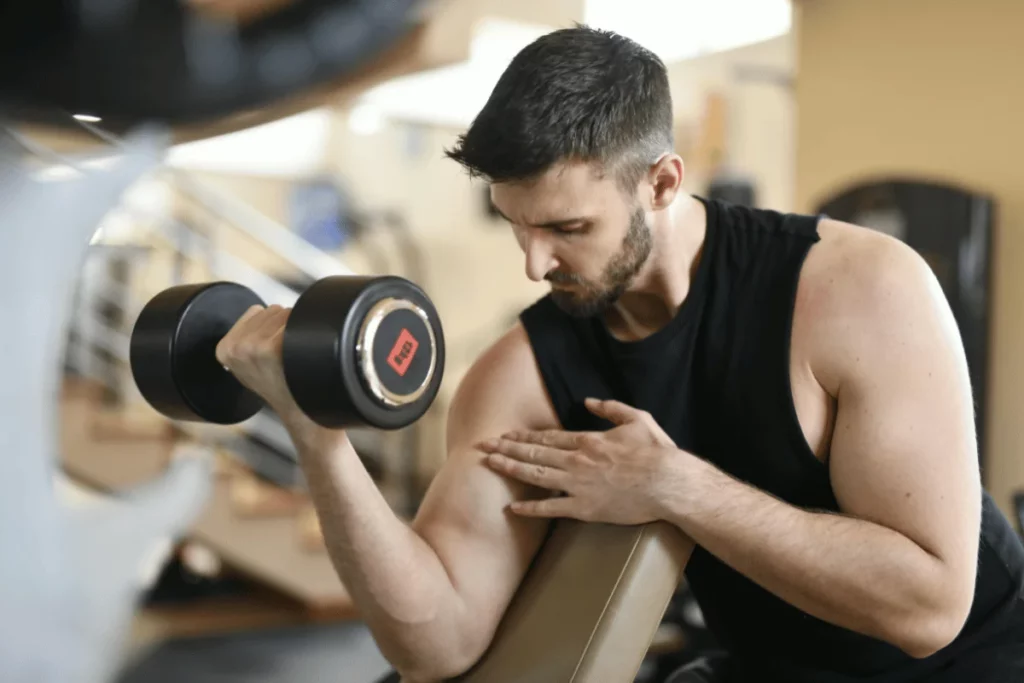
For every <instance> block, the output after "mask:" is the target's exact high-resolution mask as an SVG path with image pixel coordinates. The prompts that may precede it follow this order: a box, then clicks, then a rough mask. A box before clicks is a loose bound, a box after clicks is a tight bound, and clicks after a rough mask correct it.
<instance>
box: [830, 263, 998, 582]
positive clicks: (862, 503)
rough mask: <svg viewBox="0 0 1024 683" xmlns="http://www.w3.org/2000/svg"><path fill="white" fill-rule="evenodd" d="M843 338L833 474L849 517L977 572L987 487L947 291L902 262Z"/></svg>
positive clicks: (870, 291)
mask: <svg viewBox="0 0 1024 683" xmlns="http://www.w3.org/2000/svg"><path fill="white" fill-rule="evenodd" d="M894 260H895V263H889V264H888V266H885V265H883V266H881V270H880V272H878V273H876V274H875V276H876V277H875V280H874V281H873V282H872V283H871V284H869V285H867V286H866V287H865V290H866V292H867V293H865V294H862V295H861V296H862V298H860V299H858V301H859V304H860V305H857V303H856V302H855V303H854V304H853V305H851V308H850V311H849V314H848V316H844V317H845V318H846V324H847V325H848V327H847V333H848V335H849V336H848V337H846V338H845V339H843V340H835V346H836V348H837V349H840V350H839V351H837V357H836V358H835V361H836V363H837V364H838V367H839V370H838V373H837V374H838V375H839V376H840V378H841V380H840V384H839V390H838V396H837V402H838V406H837V414H836V423H835V430H834V433H833V437H832V447H831V454H830V473H831V477H832V484H833V488H834V490H835V494H836V497H837V500H838V502H839V505H840V507H841V509H842V510H843V511H844V512H846V513H849V514H852V515H854V516H856V517H860V518H863V519H867V520H870V521H873V522H876V523H878V524H880V525H883V526H886V527H889V528H892V529H893V530H895V531H898V532H900V533H902V534H904V535H906V536H907V537H908V538H910V539H911V540H913V541H915V542H916V543H917V544H918V545H920V546H921V547H922V548H924V549H925V550H926V551H928V552H929V553H930V554H932V555H935V556H937V557H939V558H941V559H943V560H945V561H950V562H955V563H956V564H958V565H962V566H964V567H965V570H966V567H967V565H968V563H971V564H973V562H974V558H973V556H971V555H972V553H973V549H974V548H975V547H976V546H975V543H976V541H977V524H978V523H979V522H978V515H979V514H980V484H979V473H978V463H977V449H976V445H975V431H974V413H973V401H972V396H971V386H970V379H969V376H968V373H967V366H966V361H965V359H964V353H963V346H962V343H961V341H960V337H959V333H958V331H957V328H956V324H955V321H954V320H953V317H952V315H951V313H950V311H949V308H948V305H947V303H946V300H945V298H944V296H943V294H942V291H941V289H939V286H938V283H937V282H936V281H935V280H934V278H933V277H932V275H931V273H930V272H929V271H926V270H924V269H926V268H927V266H926V265H924V264H923V263H921V262H918V261H917V260H916V259H915V258H914V257H908V256H907V255H902V256H897V257H895V259H894Z"/></svg>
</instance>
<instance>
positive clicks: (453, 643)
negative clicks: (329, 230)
mask: <svg viewBox="0 0 1024 683" xmlns="http://www.w3.org/2000/svg"><path fill="white" fill-rule="evenodd" d="M449 156H450V157H452V158H453V159H455V160H457V161H458V162H459V163H461V164H462V165H463V166H465V167H466V168H467V169H468V170H469V171H470V172H471V173H472V174H474V175H477V176H480V177H482V178H485V179H486V180H487V181H488V182H489V183H490V187H491V196H492V199H493V202H494V205H495V206H496V207H497V209H498V210H499V211H500V212H501V213H502V215H504V216H505V218H506V219H507V220H508V223H509V226H510V230H511V232H512V234H513V235H514V236H515V238H516V241H517V242H518V244H519V247H520V248H521V249H522V251H523V254H524V255H525V262H526V275H527V276H528V277H529V278H530V279H532V280H536V281H540V280H547V281H548V282H550V283H551V293H550V294H549V295H548V296H545V297H544V298H543V299H541V300H539V301H538V302H536V303H535V304H534V305H532V306H531V307H530V308H528V309H527V310H525V311H524V312H523V313H522V315H521V318H520V324H519V325H518V326H516V327H515V328H514V329H512V330H511V331H510V332H508V333H507V334H506V335H505V336H504V337H503V338H501V339H500V340H499V341H497V343H495V344H494V346H493V347H491V348H490V349H489V350H488V351H487V352H486V353H484V354H483V355H482V356H481V357H480V358H479V359H478V360H477V362H476V363H475V364H474V366H473V367H472V369H471V370H470V371H469V372H468V374H467V375H466V377H465V378H464V379H463V381H462V383H461V386H460V387H459V389H458V392H457V395H456V397H455V399H454V402H453V405H452V407H451V413H450V416H449V428H448V459H447V462H446V463H445V465H444V466H443V468H442V469H441V471H440V473H439V474H438V476H437V478H436V479H435V480H434V482H433V484H432V486H431V487H430V490H429V492H428V494H427V496H426V499H425V500H424V502H423V505H422V507H421V509H420V511H419V514H418V515H417V517H416V519H415V521H414V522H412V523H411V524H406V523H403V522H402V521H401V520H399V519H398V518H396V516H395V515H394V514H393V513H392V511H391V509H390V508H389V507H388V505H387V503H386V502H385V500H384V498H382V497H381V495H380V493H379V492H378V491H377V489H376V487H375V486H374V484H373V482H372V481H371V480H370V477H369V476H368V475H367V473H366V471H365V470H364V469H363V467H362V466H361V465H360V462H359V459H358V458H357V456H356V454H355V453H354V452H353V450H352V447H351V445H350V444H349V442H348V441H347V440H346V437H345V434H344V433H342V432H334V431H328V430H325V429H322V428H319V427H317V426H315V425H314V424H313V423H311V422H310V421H309V420H308V419H306V418H305V417H303V416H302V414H301V413H300V412H299V411H298V410H297V409H296V407H295V404H294V403H293V402H292V400H291V398H290V397H289V395H288V391H287V389H286V387H285V384H284V381H283V379H282V373H281V366H280V360H279V344H280V338H281V328H282V325H283V323H284V320H285V319H286V317H287V311H286V310H281V309H278V308H274V307H271V308H270V309H267V310H265V311H253V312H252V313H251V314H250V315H249V316H247V317H246V318H245V319H243V320H242V321H241V322H240V323H239V324H238V325H237V326H236V327H235V329H234V330H233V331H232V332H231V333H230V334H229V335H228V336H227V337H226V338H225V339H224V341H223V342H222V344H221V345H220V347H219V349H218V355H219V357H220V359H221V361H222V362H223V363H225V364H226V365H227V366H228V367H230V368H231V369H232V370H233V371H234V372H235V373H236V374H237V376H238V377H239V378H240V379H241V380H242V381H243V382H244V383H245V384H247V385H248V386H249V387H251V388H253V389H254V390H256V391H258V392H259V393H261V394H262V395H263V396H264V397H265V398H266V399H267V400H268V402H269V403H270V405H271V406H272V407H273V408H275V409H276V410H277V412H278V413H280V415H281V416H282V418H283V420H284V422H285V424H286V425H287V426H288V428H289V430H290V433H291V435H292V438H293V439H294V441H295V444H296V446H297V447H298V450H299V452H300V453H301V459H302V466H303V468H304V471H305V474H306V477H307V479H308V482H309V485H310V489H311V493H312V496H313V500H314V502H315V503H316V506H317V509H318V511H319V514H320V518H321V520H322V524H323V528H324V532H325V535H326V538H327V542H328V547H329V549H330V553H331V557H332V559H333V561H334V564H335V566H336V567H337V570H338V572H339V574H340V576H341V578H342V579H343V581H344V583H345V585H346V586H347V587H348V589H349V591H350V592H351V593H352V596H353V598H354V600H355V601H356V603H357V604H358V606H359V608H360V610H361V612H362V614H363V616H364V618H365V620H366V622H367V623H368V625H369V628H370V629H371V630H372V632H373V634H374V636H375V638H376V640H377V642H378V644H379V646H380V648H381V650H382V651H383V653H384V654H385V656H387V658H388V659H389V660H390V661H391V662H392V663H393V664H394V666H395V667H396V669H397V671H398V672H399V673H400V674H401V675H402V677H403V678H404V679H405V680H408V681H435V680H439V679H444V678H447V677H450V676H453V675H456V674H458V673H460V672H462V671H465V670H466V669H467V668H469V667H470V666H471V665H472V664H473V663H474V662H475V661H476V660H477V659H478V658H479V657H480V656H481V654H482V653H483V652H484V650H485V649H486V647H487V646H488V644H489V642H490V641H491V639H492V636H493V634H494V632H495V628H496V626H497V624H498V622H499V620H500V618H501V616H502V613H503V612H504V610H505V608H506V606H507V605H508V603H509V601H510V599H511V597H512V595H513V593H514V592H515V590H516V588H517V586H518V585H519V583H520V580H521V579H522V577H523V575H524V572H525V571H526V569H527V566H528V565H529V564H530V561H531V558H532V557H533V556H534V554H535V553H536V552H537V550H538V547H539V545H540V544H541V541H542V539H543V537H544V534H545V531H546V529H547V527H548V524H549V523H550V520H551V519H553V518H558V517H573V518H578V519H582V520H591V521H600V522H608V523H614V524H636V523H642V522H648V521H651V520H667V521H668V522H670V523H672V524H674V525H676V526H678V528H679V529H680V530H681V532H682V533H683V534H685V535H687V536H689V537H690V538H691V539H693V541H694V542H695V543H696V544H697V549H696V551H695V552H694V554H693V557H692V559H691V561H690V563H689V565H688V567H687V577H688V580H689V584H690V586H691V587H692V589H693V591H694V592H695V594H696V596H697V598H698V600H699V602H700V605H701V607H702V609H703V612H704V616H705V619H706V621H707V623H708V625H709V627H710V628H711V630H712V631H713V632H714V634H715V636H716V637H717V639H718V640H719V641H720V642H721V644H722V646H723V648H724V649H725V650H726V651H727V653H728V658H727V660H726V662H725V664H727V667H726V668H718V669H717V670H716V671H715V672H713V673H708V672H705V673H698V672H693V678H692V679H693V680H703V679H699V678H697V676H704V675H707V676H717V678H715V680H730V681H754V680H756V681H765V680H780V681H815V682H821V681H837V682H838V681H854V680H856V681H899V682H902V681H931V682H933V683H937V682H940V681H941V682H944V683H946V682H951V681H960V680H971V681H972V682H973V683H981V682H982V681H1010V680H1022V679H1024V598H1022V591H1021V588H1022V577H1024V548H1022V546H1021V543H1020V541H1019V540H1018V539H1017V537H1016V536H1015V534H1014V532H1013V530H1012V528H1011V527H1010V525H1009V523H1008V522H1007V520H1006V519H1005V518H1004V517H1003V516H1002V515H1001V514H1000V513H999V511H998V510H997V508H996V507H995V505H994V504H993V502H992V500H991V499H990V498H989V497H988V496H987V495H986V494H985V493H984V492H983V490H982V487H981V485H980V477H979V468H978V453H977V448H976V439H975V430H974V424H975V423H974V409H973V402H972V396H971V387H970V384H969V379H968V373H967V367H966V362H965V358H964V352H963V348H962V345H961V341H960V339H959V336H958V332H957V328H956V325H955V322H954V320H953V318H952V316H951V314H950V310H949V308H948V306H947V304H946V302H945V300H944V297H943V294H942V292H941V290H940V288H939V286H938V285H937V283H936V280H935V278H934V277H933V276H932V273H931V272H930V270H929V269H928V267H927V266H926V265H925V263H924V262H923V261H922V260H921V259H920V258H919V257H918V256H917V255H916V254H915V252H913V251H912V250H911V249H909V248H908V247H906V246H905V245H903V244H902V243H900V242H898V241H895V240H893V239H891V238H888V237H886V236H884V235H881V234H879V233H876V232H874V231H869V230H866V229H863V228H859V227H855V226H852V225H847V224H843V223H839V222H837V221H833V220H829V219H827V218H820V219H819V218H815V217H808V216H799V215H785V214H780V213H775V212H770V211H763V210H754V209H749V208H743V207H738V206H732V205H728V204H725V203H722V202H717V201H708V200H704V199H700V198H697V197H693V196H689V195H687V194H685V193H684V192H683V190H682V184H683V178H684V166H683V160H682V159H680V158H679V156H677V155H676V154H674V153H673V140H672V103H671V99H670V94H669V86H668V80H667V76H666V72H665V68H664V65H663V64H662V63H661V62H660V61H659V60H658V59H657V58H656V57H655V56H654V55H652V54H651V53H649V52H648V51H646V50H644V49H642V48H641V47H639V46H638V45H636V44H634V43H632V42H630V41H629V40H626V39H623V38H621V37H618V36H616V35H614V34H608V33H603V32H598V31H594V30H590V29H587V28H585V27H577V28H573V29H568V30H560V31H556V32H554V33H551V34H549V35H547V36H544V37H542V38H540V39H539V40H537V41H536V42H535V43H533V44H532V45H530V46H528V47H527V48H525V49H524V50H523V51H522V52H521V53H520V54H519V55H518V56H517V57H516V58H515V59H514V60H513V62H512V63H511V65H510V66H509V67H508V69H507V71H506V72H505V74H504V75H503V77H502V78H501V80H500V82H499V83H498V84H497V86H496V87H495V89H494V92H493V93H492V95H491V97H490V100H489V101H488V102H487V104H486V106H485V107H484V109H483V110H482V111H481V112H480V114H479V116H478V117H477V119H476V120H475V121H474V123H473V125H472V127H471V128H470V129H469V130H468V132H466V134H465V135H464V136H463V137H462V138H461V139H460V140H459V143H458V145H457V146H456V148H455V149H453V150H451V151H450V152H449ZM727 672H728V676H727ZM683 679H684V677H683V676H680V680H683ZM612 683H616V682H612Z"/></svg>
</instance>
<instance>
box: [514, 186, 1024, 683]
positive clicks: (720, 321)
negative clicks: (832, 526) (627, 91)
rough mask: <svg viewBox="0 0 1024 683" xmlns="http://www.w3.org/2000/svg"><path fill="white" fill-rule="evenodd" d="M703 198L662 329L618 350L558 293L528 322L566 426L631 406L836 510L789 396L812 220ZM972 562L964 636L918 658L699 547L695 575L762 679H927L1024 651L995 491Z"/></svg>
mask: <svg viewBox="0 0 1024 683" xmlns="http://www.w3.org/2000/svg"><path fill="white" fill-rule="evenodd" d="M701 201H702V202H703V203H704V205H705V207H706V209H707V234H706V238H705V244H704V249H703V252H702V255H701V258H700V261H699V263H698V265H697V267H696V271H695V273H694V278H693V282H692V283H691V288H690V292H689V294H688V296H687V298H686V300H685V302H684V303H683V305H682V306H681V307H680V309H679V311H678V314H677V315H676V316H675V317H674V318H673V319H672V320H671V322H669V323H668V324H667V325H666V326H664V327H663V328H661V329H659V330H658V331H657V332H655V333H654V334H652V335H650V336H648V337H646V338H644V339H642V340H640V341H635V342H622V341H619V340H618V339H615V338H614V337H612V336H611V335H610V334H609V333H608V331H607V328H606V327H605V324H604V322H603V320H602V319H601V318H600V317H593V318H573V317H571V316H568V315H566V314H564V313H563V312H562V311H561V310H559V309H558V308H557V307H556V306H555V304H554V303H553V302H552V301H551V299H550V297H544V298H543V299H541V300H539V301H538V302H536V303H535V304H533V305H532V306H531V307H529V308H528V309H526V310H525V311H523V313H522V314H521V316H520V318H521V321H522V323H523V325H524V327H525V329H526V331H527V334H528V336H529V339H530V343H531V345H532V347H533V352H534V355H535V357H536V360H537V363H538V366H539V369H540V372H541V375H542V376H543V381H544V385H545V387H546V389H547V392H548V394H549V395H550V398H551V400H552V402H553V404H554V407H555V409H556V411H557V413H558V417H559V419H560V421H561V423H562V426H563V427H564V428H565V429H569V430H593V429H605V428H607V427H608V425H607V424H604V423H602V422H601V421H600V420H598V419H597V418H595V417H594V416H593V415H591V414H590V413H589V412H588V411H587V410H586V408H585V407H584V406H583V400H584V399H585V398H586V397H588V396H594V397H597V398H614V399H617V400H620V401H623V402H625V403H628V404H630V405H632V406H635V407H637V408H640V409H643V410H646V411H648V412H650V413H651V414H652V415H653V416H654V417H655V419H656V420H657V421H658V423H659V424H660V425H661V426H662V428H663V429H664V430H665V431H666V432H667V433H668V435H669V436H671V437H672V439H674V440H675V442H676V444H677V445H678V446H679V447H680V448H682V449H685V450H687V451H689V452H692V453H695V454H697V455H698V456H700V457H703V458H705V459H707V460H708V461H710V462H711V463H713V464H714V465H715V466H716V467H718V468H719V469H721V470H723V471H725V472H727V473H729V474H731V475H732V476H734V477H736V478H738V479H740V480H742V481H745V482H747V483H749V484H750V485H752V486H755V487H757V488H759V489H761V490H764V491H767V492H769V493H771V494H773V495H774V496H776V497H778V498H781V499H782V500H784V501H787V502H789V503H790V504H792V505H795V506H798V507H801V508H810V509H817V510H828V511H838V509H839V506H838V504H837V502H836V499H835V496H834V494H833V491H832V486H831V483H830V480H829V473H828V468H827V466H826V465H825V464H823V463H822V462H821V461H819V460H818V459H817V458H815V456H814V454H813V452H812V451H811V449H810V447H809V446H808V444H807V441H806V438H805V437H804V434H803V431H802V429H801V427H800V424H799V422H798V420H797V416H796V410H795V408H794V403H793V399H792V394H791V390H790V360H789V358H790V354H789V341H790V332H791V326H792V318H793V307H794V301H795V296H796V290H797V281H798V277H799V274H800V270H801V267H802V264H803V262H804V258H805V257H806V255H807V253H808V251H809V250H810V248H811V247H812V246H813V245H814V243H815V242H817V241H818V232H817V219H816V218H814V217H809V216H799V215H793V214H781V213H777V212H772V211H764V210H757V209H750V208H745V207H739V206H734V205H731V204H727V203H723V202H718V201H707V200H701ZM978 561H979V564H978V581H977V590H976V593H975V601H974V606H973V609H972V611H971V614H970V618H969V620H968V622H967V624H966V626H965V627H964V629H963V631H962V632H961V635H960V637H959V638H958V639H957V641H956V642H955V643H954V644H952V645H950V646H949V647H948V648H946V649H944V650H943V651H942V652H940V653H938V654H936V655H934V656H932V657H929V658H928V659H924V660H916V659H913V658H911V657H909V656H908V655H906V654H904V653H903V652H902V651H900V650H899V649H897V648H896V647H894V646H892V645H889V644H886V643H883V642H881V641H879V640H876V639H873V638H870V637H867V636H864V635H860V634H858V633H855V632H853V631H850V630H847V629H844V628H841V627H838V626H834V625H832V624H830V623H827V622H825V621H822V620H820V619H817V618H815V617H812V616H810V615H808V614H806V613H804V612H802V611H800V610H798V609H796V608H795V607H793V606H791V605H789V604H788V603H786V602H784V601H782V600H781V599H779V598H777V597H776V596H775V595H774V594H772V593H769V592H768V591H766V590H764V589H763V588H761V587H760V586H758V585H757V584H755V583H754V582H752V581H750V580H749V579H747V578H746V577H744V576H742V575H741V574H739V573H738V572H736V571H734V570H733V569H732V568H730V567H729V566H727V565H726V564H724V563H723V562H721V561H719V560H718V559H717V558H716V557H714V556H713V555H711V554H710V553H708V552H707V551H705V550H704V549H702V548H700V547H698V548H697V549H696V550H695V552H694V553H693V556H692V558H691V559H690V562H689V564H688V566H687V569H686V577H687V580H688V582H689V585H690V587H691V589H692V590H693V592H694V595H695V596H696V598H697V600H698V602H699V604H700V607H701V610H702V612H703V614H704V619H705V622H706V623H707V625H708V627H709V628H710V629H711V631H712V632H713V634H714V635H715V637H716V639H717V640H718V641H719V642H720V644H721V645H722V646H723V647H725V648H726V649H727V650H729V651H730V653H732V655H733V656H734V658H735V659H736V660H738V664H739V665H740V667H741V668H743V669H744V670H747V671H749V672H750V674H753V675H755V676H756V677H755V678H754V680H785V681H793V682H800V681H815V682H816V683H820V682H822V681H829V682H832V681H834V682H840V681H841V682H844V683H845V682H846V681H855V680H856V681H864V680H870V681H878V682H881V681H885V682H886V683H888V682H889V681H893V682H895V681H911V680H913V681H918V680H928V681H931V680H940V679H939V678H936V676H941V674H938V673H935V672H938V671H939V670H940V669H943V668H944V667H949V666H950V661H951V660H952V659H954V658H955V657H957V656H960V655H962V654H963V653H964V652H965V651H967V650H968V649H970V648H972V647H975V646H977V645H978V644H979V643H981V642H985V643H993V642H995V641H996V640H999V639H1001V640H999V642H1003V641H1006V640H1008V639H1009V640H1012V639H1014V638H1017V642H1020V643H1024V594H1022V586H1024V547H1022V545H1021V542H1020V539H1019V538H1018V537H1017V535H1016V533H1015V532H1014V530H1013V529H1012V527H1011V526H1010V524H1009V522H1008V521H1007V520H1006V518H1005V517H1004V516H1003V515H1002V514H1001V513H1000V511H999V510H998V509H997V507H996V505H995V504H994V502H993V500H992V499H991V498H990V497H989V496H988V495H987V494H986V495H985V497H984V508H983V522H982V527H981V543H980V551H979V557H978ZM942 680H945V679H942ZM986 680H987V679H986ZM1021 680H1024V678H1022V679H1021ZM973 683H977V681H974V682H973Z"/></svg>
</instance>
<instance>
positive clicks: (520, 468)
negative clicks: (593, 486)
mask: <svg viewBox="0 0 1024 683" xmlns="http://www.w3.org/2000/svg"><path fill="white" fill-rule="evenodd" d="M486 462H487V465H488V466H489V467H490V468H491V469H493V470H494V471H496V472H498V473H500V474H504V475H505V476H507V477H511V478H512V479H515V480H517V481H521V482H522V483H524V484H529V485H531V486H536V487H537V488H541V489H549V490H554V491H562V490H564V487H565V486H566V485H567V483H568V475H567V474H566V472H565V470H560V469H558V468H556V467H548V466H546V465H535V464H529V463H525V462H521V461H519V460H516V459H515V458H510V457H508V456H506V455H502V454H500V453H491V454H490V455H488V456H487V461H486Z"/></svg>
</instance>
